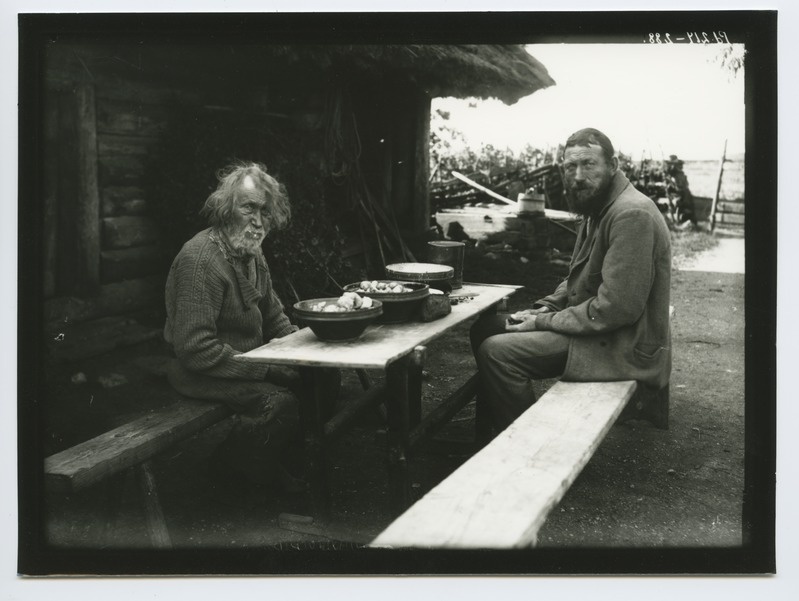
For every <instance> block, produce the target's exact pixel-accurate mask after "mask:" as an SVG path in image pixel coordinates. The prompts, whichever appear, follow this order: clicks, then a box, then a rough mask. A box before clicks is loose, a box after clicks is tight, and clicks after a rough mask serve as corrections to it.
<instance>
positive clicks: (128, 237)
mask: <svg viewBox="0 0 799 601" xmlns="http://www.w3.org/2000/svg"><path fill="white" fill-rule="evenodd" d="M102 228H103V249H105V250H113V249H120V248H130V247H134V246H148V245H151V244H155V243H157V242H158V228H157V226H156V224H155V222H154V221H153V220H152V219H150V218H148V217H105V218H104V219H103V220H102Z"/></svg>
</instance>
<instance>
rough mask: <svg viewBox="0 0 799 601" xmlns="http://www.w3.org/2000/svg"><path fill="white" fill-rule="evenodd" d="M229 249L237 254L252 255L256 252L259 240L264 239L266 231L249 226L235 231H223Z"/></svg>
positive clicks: (259, 245)
mask: <svg viewBox="0 0 799 601" xmlns="http://www.w3.org/2000/svg"><path fill="white" fill-rule="evenodd" d="M225 235H226V236H227V240H228V244H229V245H230V248H231V250H232V251H233V252H234V253H236V255H238V256H243V257H252V256H255V255H256V254H258V251H259V250H260V248H261V242H263V241H264V236H265V235H266V233H265V232H264V231H263V230H254V229H252V228H249V227H245V228H242V229H238V230H235V231H231V230H227V231H226V232H225Z"/></svg>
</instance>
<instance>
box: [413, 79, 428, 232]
mask: <svg viewBox="0 0 799 601" xmlns="http://www.w3.org/2000/svg"><path fill="white" fill-rule="evenodd" d="M416 119H417V121H416V140H415V147H416V149H415V152H414V168H413V205H412V206H411V232H412V233H413V234H414V235H422V234H424V233H425V232H426V231H427V229H428V228H429V227H430V178H431V175H430V97H429V96H428V95H427V94H425V93H424V92H420V93H419V96H418V100H417V102H416Z"/></svg>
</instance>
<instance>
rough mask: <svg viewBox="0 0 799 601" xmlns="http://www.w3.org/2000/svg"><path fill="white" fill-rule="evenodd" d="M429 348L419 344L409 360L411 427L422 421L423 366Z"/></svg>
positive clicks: (409, 418) (409, 417) (409, 419)
mask: <svg viewBox="0 0 799 601" xmlns="http://www.w3.org/2000/svg"><path fill="white" fill-rule="evenodd" d="M426 355H427V348H426V347H424V346H417V347H416V348H415V349H413V352H412V353H411V356H410V361H409V362H408V423H409V425H410V427H411V428H414V427H416V426H418V425H419V422H421V421H422V367H423V366H424V360H425V357H426Z"/></svg>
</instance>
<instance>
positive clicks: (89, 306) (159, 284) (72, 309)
mask: <svg viewBox="0 0 799 601" xmlns="http://www.w3.org/2000/svg"><path fill="white" fill-rule="evenodd" d="M163 302H164V278H163V277H161V276H148V277H146V278H139V279H136V280H126V281H124V282H118V283H114V284H106V285H104V286H100V291H99V293H98V294H97V295H96V296H92V297H86V298H78V297H72V296H60V297H55V298H51V299H47V300H45V301H44V320H45V323H46V324H48V329H50V330H52V329H53V327H56V328H57V327H58V326H59V324H61V323H64V322H67V323H70V322H83V321H88V320H91V319H96V318H98V317H107V316H109V315H121V314H124V313H130V312H132V311H137V310H139V309H146V308H151V307H154V306H156V305H162V304H163Z"/></svg>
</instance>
